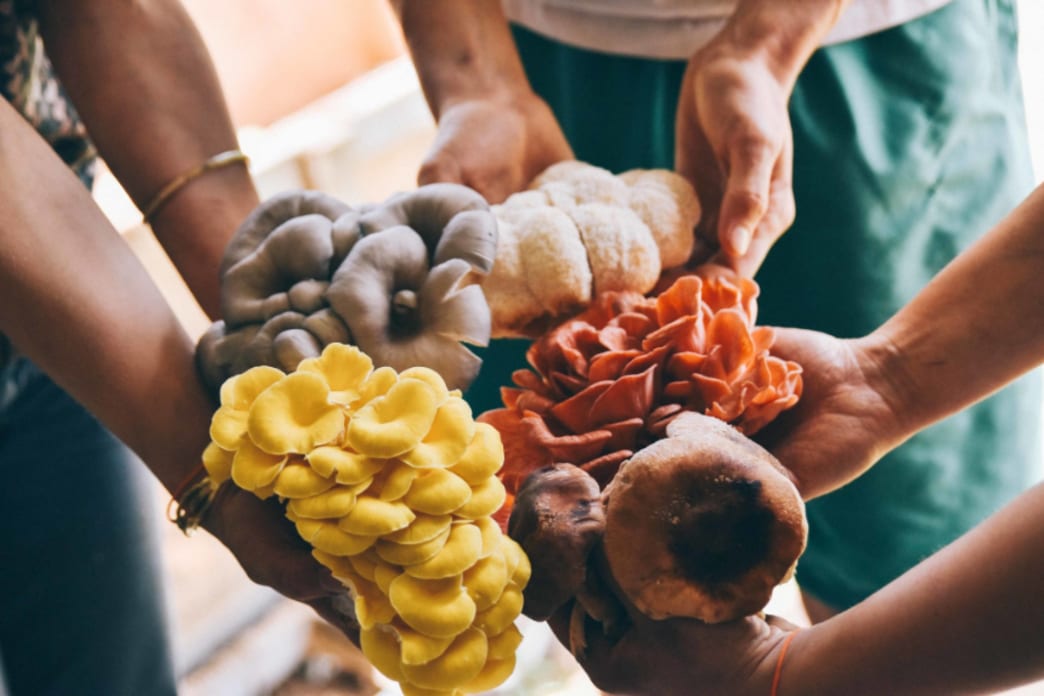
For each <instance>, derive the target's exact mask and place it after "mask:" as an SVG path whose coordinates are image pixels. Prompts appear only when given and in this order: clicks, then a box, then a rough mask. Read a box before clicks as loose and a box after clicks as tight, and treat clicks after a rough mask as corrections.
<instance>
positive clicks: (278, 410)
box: [247, 372, 344, 454]
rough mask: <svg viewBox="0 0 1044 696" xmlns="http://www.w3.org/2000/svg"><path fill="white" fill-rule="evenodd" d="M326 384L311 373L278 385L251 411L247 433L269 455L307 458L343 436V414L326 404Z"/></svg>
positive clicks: (262, 397)
mask: <svg viewBox="0 0 1044 696" xmlns="http://www.w3.org/2000/svg"><path fill="white" fill-rule="evenodd" d="M328 392H329V390H328V389H327V387H326V382H325V381H324V380H323V378H322V377H320V376H319V375H317V374H315V373H312V372H295V373H293V374H291V375H288V376H287V377H284V378H283V379H281V380H280V381H278V382H276V383H275V384H273V385H272V386H270V387H269V388H268V389H266V390H265V391H264V392H262V393H261V394H260V395H259V396H258V397H257V399H255V400H254V403H253V405H251V407H250V415H249V416H248V418H247V432H248V433H249V435H250V439H251V440H253V441H254V444H255V445H257V446H258V447H260V448H261V449H262V450H264V451H265V452H268V453H270V454H287V453H289V452H296V453H298V454H307V453H308V452H311V451H312V450H313V449H315V448H316V447H319V446H320V445H326V444H329V443H331V442H333V441H334V440H336V439H337V438H338V437H340V436H341V433H342V432H344V413H343V412H342V411H341V409H340V407H339V406H337V405H336V404H331V403H330V402H329V401H328V400H327V398H326V397H327V394H328Z"/></svg>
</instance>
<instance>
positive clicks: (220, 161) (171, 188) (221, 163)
mask: <svg viewBox="0 0 1044 696" xmlns="http://www.w3.org/2000/svg"><path fill="white" fill-rule="evenodd" d="M239 162H243V163H245V164H247V165H249V164H250V158H248V157H247V156H246V155H245V154H244V153H243V151H242V150H226V151H225V152H219V153H218V154H216V155H214V156H213V157H211V158H210V159H208V160H206V161H205V162H203V163H202V164H200V165H198V166H196V167H193V168H192V169H190V170H188V171H187V172H185V173H184V174H180V175H179V176H176V177H174V179H172V180H171V181H170V182H169V183H168V184H167V185H166V186H164V187H163V188H161V189H160V190H159V192H158V193H156V195H155V196H153V197H152V199H151V200H150V201H149V202H148V204H147V205H146V206H145V207H144V208H143V209H142V222H144V223H146V224H148V223H150V222H151V220H152V217H153V216H154V215H155V214H156V212H157V211H158V210H159V209H160V208H161V207H163V205H164V204H165V203H166V202H167V201H169V200H170V199H171V197H172V196H173V195H174V194H175V193H177V192H178V191H180V190H181V188H182V187H184V186H185V184H187V183H189V182H190V181H192V180H193V179H196V178H198V177H200V176H202V175H204V174H206V173H207V172H210V171H213V170H215V169H221V168H222V167H227V166H229V165H232V164H238V163H239Z"/></svg>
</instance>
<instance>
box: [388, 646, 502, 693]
mask: <svg viewBox="0 0 1044 696" xmlns="http://www.w3.org/2000/svg"><path fill="white" fill-rule="evenodd" d="M514 671H515V656H514V655H511V656H510V657H506V658H504V659H502V660H494V659H491V658H487V659H486V664H485V665H483V667H482V671H481V672H479V673H478V676H477V677H475V678H474V679H472V680H470V681H469V682H468V683H466V684H463V685H462V689H461V690H462V691H463V692H464V693H467V694H478V693H483V692H486V691H492V690H493V689H495V688H497V687H498V686H500V685H501V684H503V683H504V682H506V681H507V678H508V677H510V676H511V673H512V672H514ZM403 693H405V692H403Z"/></svg>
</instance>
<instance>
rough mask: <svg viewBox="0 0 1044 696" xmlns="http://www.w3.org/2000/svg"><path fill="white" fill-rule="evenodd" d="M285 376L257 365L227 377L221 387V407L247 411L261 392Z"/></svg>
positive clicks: (282, 373) (279, 371)
mask: <svg viewBox="0 0 1044 696" xmlns="http://www.w3.org/2000/svg"><path fill="white" fill-rule="evenodd" d="M285 376H286V373H284V372H283V371H282V370H279V369H277V368H274V367H270V366H268V365H258V366H256V367H251V368H250V369H249V370H245V371H244V372H242V373H240V374H238V375H235V376H233V377H229V378H228V379H226V380H225V382H224V383H223V384H222V385H221V389H220V392H219V396H220V399H221V406H222V407H227V408H231V409H234V410H236V411H244V412H246V411H249V410H250V405H251V404H253V403H254V399H256V398H257V397H258V396H259V395H260V394H261V392H263V391H264V390H266V389H268V388H269V387H270V386H272V385H273V384H275V383H276V382H278V381H279V380H281V379H282V378H283V377H285Z"/></svg>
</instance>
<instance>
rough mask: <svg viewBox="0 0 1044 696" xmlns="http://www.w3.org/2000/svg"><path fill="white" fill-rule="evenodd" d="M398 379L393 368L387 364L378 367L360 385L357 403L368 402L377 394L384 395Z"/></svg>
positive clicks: (377, 395)
mask: <svg viewBox="0 0 1044 696" xmlns="http://www.w3.org/2000/svg"><path fill="white" fill-rule="evenodd" d="M398 381H399V375H398V373H397V372H396V371H395V370H394V369H392V368H390V367H388V366H384V367H378V368H377V369H376V370H374V371H373V372H372V373H371V374H370V376H369V377H367V378H366V381H365V382H363V383H362V385H360V387H359V403H360V404H365V403H369V402H370V401H372V400H373V399H376V398H377V397H379V396H384V395H385V394H387V393H388V390H389V389H391V388H392V387H393V386H395V383H396V382H398Z"/></svg>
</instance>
